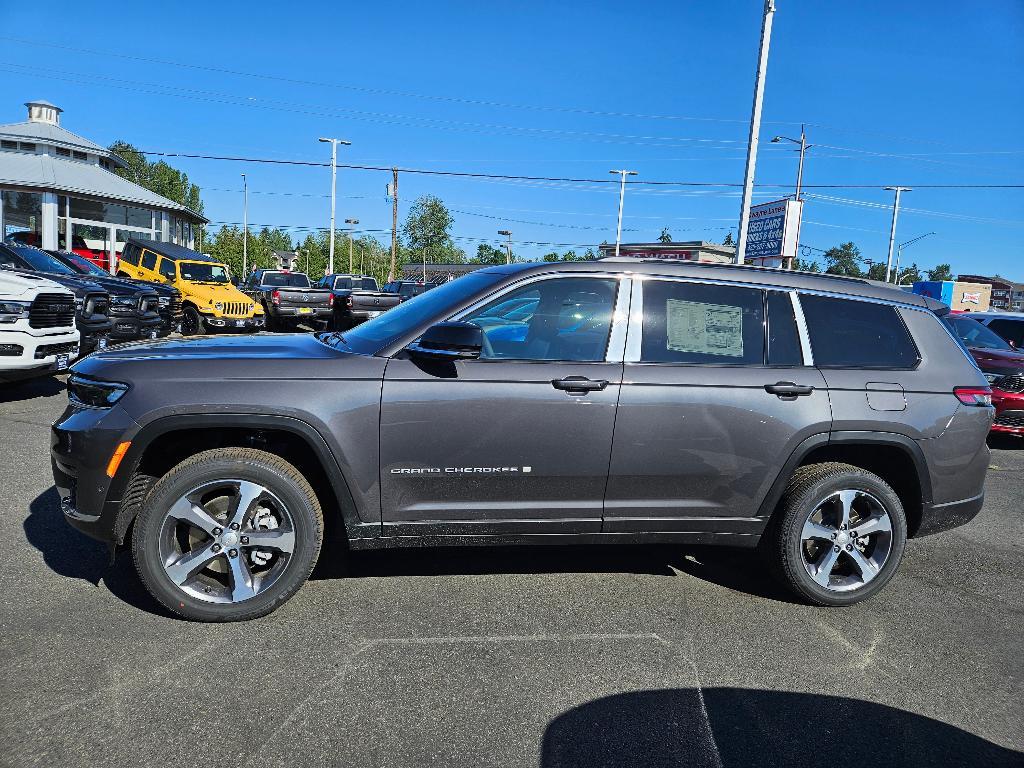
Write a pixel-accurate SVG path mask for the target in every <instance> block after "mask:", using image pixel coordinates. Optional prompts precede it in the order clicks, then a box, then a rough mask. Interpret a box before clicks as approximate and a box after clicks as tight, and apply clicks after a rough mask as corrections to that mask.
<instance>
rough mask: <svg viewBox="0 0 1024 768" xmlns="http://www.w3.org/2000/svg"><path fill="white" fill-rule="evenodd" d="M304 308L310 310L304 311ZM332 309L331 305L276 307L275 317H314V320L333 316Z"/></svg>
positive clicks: (298, 318)
mask: <svg viewBox="0 0 1024 768" xmlns="http://www.w3.org/2000/svg"><path fill="white" fill-rule="evenodd" d="M303 309H308V310H310V311H309V312H303V311H302V310H303ZM332 311H333V310H332V309H331V308H330V307H276V308H275V309H274V311H273V315H274V317H279V318H288V319H289V320H291V319H296V320H301V319H303V318H306V319H314V320H326V319H327V318H329V317H330V316H331V313H332Z"/></svg>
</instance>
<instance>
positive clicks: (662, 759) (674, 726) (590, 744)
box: [540, 688, 1024, 768]
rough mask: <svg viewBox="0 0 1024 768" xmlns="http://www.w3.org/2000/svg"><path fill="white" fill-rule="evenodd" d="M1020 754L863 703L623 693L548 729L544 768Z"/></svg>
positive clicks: (724, 693) (915, 762)
mask: <svg viewBox="0 0 1024 768" xmlns="http://www.w3.org/2000/svg"><path fill="white" fill-rule="evenodd" d="M1022 760H1024V754H1022V753H1021V752H1018V751H1016V750H1012V749H1006V748H1004V747H1001V746H999V745H997V744H994V743H992V742H990V741H987V740H986V739H983V738H980V737H978V736H975V735H973V734H971V733H968V732H967V731H964V730H961V729H960V728H957V727H954V726H951V725H947V724H945V723H942V722H940V721H938V720H933V719H931V718H929V717H924V716H921V715H916V714H912V713H910V712H906V711H904V710H900V709H895V708H893V707H889V706H885V705H882V704H875V703H873V702H869V701H860V700H857V699H850V698H845V697H840V696H825V695H817V694H805V693H789V692H781V691H761V690H747V689H740V688H703V689H700V688H675V689H667V690H648V691H635V692H630V693H622V694H618V695H615V696H608V697H606V698H601V699H596V700H594V701H590V702H587V703H586V704H583V705H581V706H578V707H575V708H573V709H570V710H569V711H568V712H566V713H564V714H562V715H560V716H558V717H557V718H555V719H554V720H553V721H551V723H550V724H549V725H548V727H547V729H546V730H545V733H544V739H543V744H542V748H541V763H540V764H541V766H542V768H577V767H579V768H584V767H586V768H591V767H592V766H605V767H607V768H612V767H615V768H618V767H619V766H622V768H625V767H626V766H629V768H656V767H659V766H665V767H666V768H667V767H668V766H671V767H672V768H679V767H680V766H724V767H725V768H731V767H732V766H773V767H774V766H787V767H789V766H815V767H816V766H822V765H829V766H832V767H833V768H847V767H849V768H863V766H864V765H866V764H869V763H877V764H882V765H898V766H902V767H904V768H907V767H909V768H915V767H917V766H921V767H922V768H923V766H929V767H930V766H937V765H955V766H987V768H999V767H1000V766H1020V765H1021V764H1022Z"/></svg>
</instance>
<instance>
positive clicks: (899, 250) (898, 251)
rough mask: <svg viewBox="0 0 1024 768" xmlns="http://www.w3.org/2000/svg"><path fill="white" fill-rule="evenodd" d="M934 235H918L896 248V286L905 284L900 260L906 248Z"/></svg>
mask: <svg viewBox="0 0 1024 768" xmlns="http://www.w3.org/2000/svg"><path fill="white" fill-rule="evenodd" d="M934 234H935V233H934V232H925V233H924V234H923V235H918V236H917V237H915V238H913V239H912V240H907V242H905V243H900V244H899V245H897V246H896V274H895V275H893V276H894V277H895V278H896V285H899V284H900V283H902V282H903V279H902V278H901V277H900V258H901V257H902V256H903V249H904V248H906V247H907V246H908V245H910V244H911V243H916V242H917V241H918V240H924V239H925V238H926V237H928V235H934Z"/></svg>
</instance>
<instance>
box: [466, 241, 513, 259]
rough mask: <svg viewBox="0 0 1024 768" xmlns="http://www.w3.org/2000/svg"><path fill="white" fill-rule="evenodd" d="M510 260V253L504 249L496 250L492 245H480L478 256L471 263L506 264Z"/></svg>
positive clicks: (477, 249)
mask: <svg viewBox="0 0 1024 768" xmlns="http://www.w3.org/2000/svg"><path fill="white" fill-rule="evenodd" d="M507 260H508V253H507V252H506V251H505V249H503V248H495V247H494V246H493V245H491V244H490V243H480V245H478V246H477V247H476V256H474V257H473V258H472V259H470V261H472V262H474V263H476V264H504V263H505V262H506V261H507Z"/></svg>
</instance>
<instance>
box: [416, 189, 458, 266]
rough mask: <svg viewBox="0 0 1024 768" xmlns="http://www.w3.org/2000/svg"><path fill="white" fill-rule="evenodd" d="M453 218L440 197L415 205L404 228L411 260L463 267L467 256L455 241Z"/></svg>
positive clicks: (422, 198) (427, 197)
mask: <svg viewBox="0 0 1024 768" xmlns="http://www.w3.org/2000/svg"><path fill="white" fill-rule="evenodd" d="M454 223H455V222H454V220H453V219H452V215H451V214H450V213H449V212H448V208H447V207H446V206H445V204H444V203H443V202H441V200H440V198H437V197H435V196H434V195H424V196H423V197H421V198H419V199H418V200H416V202H415V203H413V206H412V209H411V210H410V211H409V215H408V217H407V218H406V220H405V224H404V225H403V226H402V236H403V239H404V241H405V243H404V244H405V246H406V247H407V248H408V249H409V251H410V256H411V260H413V261H420V260H422V259H425V260H426V261H427V262H432V263H434V264H461V263H463V262H464V261H465V260H466V253H465V252H464V251H463V250H462V249H461V248H459V247H457V246H456V245H455V243H454V242H453V240H452V235H451V228H452V225H453V224H454Z"/></svg>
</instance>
